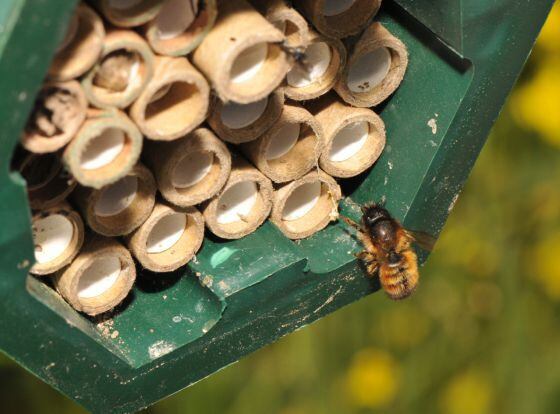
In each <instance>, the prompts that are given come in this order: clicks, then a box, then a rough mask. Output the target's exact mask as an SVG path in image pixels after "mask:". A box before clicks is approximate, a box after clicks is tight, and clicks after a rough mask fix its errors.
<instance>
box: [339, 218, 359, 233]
mask: <svg viewBox="0 0 560 414" xmlns="http://www.w3.org/2000/svg"><path fill="white" fill-rule="evenodd" d="M341 217H342V220H344V222H345V223H346V224H348V225H349V226H351V227H354V228H355V229H356V230H358V231H362V228H361V227H360V225H359V224H358V223H356V222H355V221H354V220H352V219H349V218H348V217H345V216H341Z"/></svg>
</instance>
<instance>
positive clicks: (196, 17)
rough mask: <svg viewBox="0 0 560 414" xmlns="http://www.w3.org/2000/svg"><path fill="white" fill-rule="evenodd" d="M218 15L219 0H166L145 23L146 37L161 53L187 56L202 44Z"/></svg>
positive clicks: (157, 51) (155, 49) (153, 47)
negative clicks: (155, 15)
mask: <svg viewBox="0 0 560 414" xmlns="http://www.w3.org/2000/svg"><path fill="white" fill-rule="evenodd" d="M217 15H218V8H217V5H216V0H202V1H199V0H167V1H166V2H165V3H164V5H163V7H162V8H161V10H160V11H159V13H158V15H157V17H156V18H155V19H153V20H152V21H150V22H149V23H148V24H147V25H146V28H145V33H146V38H147V39H148V42H149V43H150V46H152V49H154V51H155V52H156V53H158V54H160V55H168V56H184V55H187V54H189V53H190V52H192V51H193V50H194V49H196V48H197V47H198V45H200V43H201V42H202V40H203V39H204V38H205V37H206V35H207V34H208V33H209V32H210V30H211V29H212V27H213V26H214V23H215V21H216V17H217Z"/></svg>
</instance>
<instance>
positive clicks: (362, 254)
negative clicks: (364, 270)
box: [355, 250, 377, 264]
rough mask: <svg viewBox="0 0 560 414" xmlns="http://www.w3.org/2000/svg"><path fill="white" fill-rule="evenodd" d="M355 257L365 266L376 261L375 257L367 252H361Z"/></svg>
mask: <svg viewBox="0 0 560 414" xmlns="http://www.w3.org/2000/svg"><path fill="white" fill-rule="evenodd" d="M355 256H356V257H357V258H358V259H360V260H363V261H364V262H365V263H367V264H369V263H372V262H376V261H377V258H376V257H375V255H373V254H371V253H370V252H368V251H367V250H362V251H361V252H360V253H356V255H355Z"/></svg>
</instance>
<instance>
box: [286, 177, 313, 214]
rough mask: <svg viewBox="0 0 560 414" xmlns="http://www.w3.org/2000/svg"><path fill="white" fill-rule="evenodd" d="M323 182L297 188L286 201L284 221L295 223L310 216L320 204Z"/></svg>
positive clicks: (306, 184)
mask: <svg viewBox="0 0 560 414" xmlns="http://www.w3.org/2000/svg"><path fill="white" fill-rule="evenodd" d="M320 196H321V182H320V181H315V182H311V183H305V184H303V185H301V186H299V187H298V188H296V189H295V190H294V191H293V192H292V194H290V196H289V197H288V199H287V200H286V203H285V204H284V210H282V220H285V221H294V220H298V219H300V218H302V217H304V216H305V215H306V214H308V213H309V212H310V211H311V210H313V208H314V207H315V206H316V205H317V203H318V202H319V197H320Z"/></svg>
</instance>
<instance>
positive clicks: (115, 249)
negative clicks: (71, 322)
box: [54, 235, 136, 316]
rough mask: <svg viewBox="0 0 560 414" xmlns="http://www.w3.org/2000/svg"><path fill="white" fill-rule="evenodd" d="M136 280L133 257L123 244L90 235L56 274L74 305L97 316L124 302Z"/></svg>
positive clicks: (60, 287) (59, 285) (59, 288)
mask: <svg viewBox="0 0 560 414" xmlns="http://www.w3.org/2000/svg"><path fill="white" fill-rule="evenodd" d="M135 280H136V268H135V265H134V261H133V259H132V256H131V255H130V252H129V251H128V250H127V249H126V248H125V247H124V246H123V245H122V244H120V243H119V242H117V241H116V240H114V239H109V238H105V237H101V236H92V235H88V236H87V237H86V242H85V244H84V247H83V249H82V251H81V252H80V254H79V255H78V256H77V257H76V258H75V259H74V261H73V262H72V264H71V265H70V266H68V267H66V268H65V269H63V270H61V271H59V272H58V273H57V274H56V275H55V277H54V285H55V287H56V290H57V291H58V292H59V293H60V295H61V296H62V297H63V298H64V299H65V300H66V301H67V302H68V303H69V304H70V305H71V306H72V307H73V308H74V309H76V310H77V311H80V312H83V313H86V314H88V315H91V316H95V315H99V314H101V313H104V312H107V311H109V310H111V309H113V308H114V307H115V306H117V305H118V304H119V303H121V302H122V301H123V300H124V299H125V298H126V296H127V295H128V293H129V292H130V290H131V289H132V285H133V284H134V281H135Z"/></svg>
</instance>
